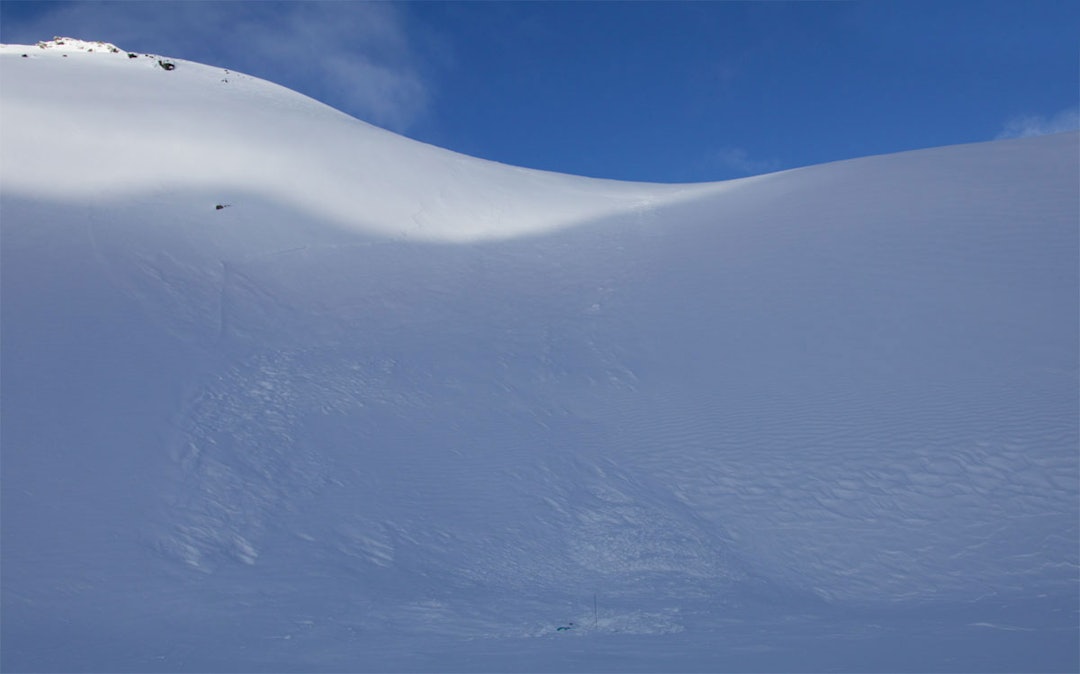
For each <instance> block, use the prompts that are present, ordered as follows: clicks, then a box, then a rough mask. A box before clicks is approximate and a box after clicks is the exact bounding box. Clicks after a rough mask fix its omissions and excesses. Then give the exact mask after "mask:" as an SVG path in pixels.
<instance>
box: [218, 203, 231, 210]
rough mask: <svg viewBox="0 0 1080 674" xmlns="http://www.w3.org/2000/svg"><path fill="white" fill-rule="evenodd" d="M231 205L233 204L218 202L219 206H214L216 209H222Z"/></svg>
mask: <svg viewBox="0 0 1080 674" xmlns="http://www.w3.org/2000/svg"><path fill="white" fill-rule="evenodd" d="M229 206H232V204H218V205H217V206H214V210H215V211H220V210H221V209H223V208H228V207H229Z"/></svg>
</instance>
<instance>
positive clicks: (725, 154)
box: [713, 147, 779, 176]
mask: <svg viewBox="0 0 1080 674" xmlns="http://www.w3.org/2000/svg"><path fill="white" fill-rule="evenodd" d="M713 158H714V160H715V161H716V163H718V164H720V165H721V166H723V167H724V168H726V169H728V170H731V171H733V172H735V173H738V174H739V175H742V176H750V175H759V174H762V173H769V172H770V171H775V170H777V169H778V168H779V163H778V162H777V161H775V160H772V159H751V158H750V155H748V154H747V152H746V150H744V149H742V148H741V147H725V148H721V149H720V150H717V151H716V152H715V153H714V154H713Z"/></svg>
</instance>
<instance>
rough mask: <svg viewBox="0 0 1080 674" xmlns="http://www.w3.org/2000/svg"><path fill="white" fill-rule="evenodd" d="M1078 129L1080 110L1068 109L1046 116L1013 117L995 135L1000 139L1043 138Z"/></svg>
mask: <svg viewBox="0 0 1080 674" xmlns="http://www.w3.org/2000/svg"><path fill="white" fill-rule="evenodd" d="M1077 129H1080V110H1078V109H1077V108H1070V109H1067V110H1062V111H1061V112H1059V113H1057V114H1055V115H1050V116H1049V117H1047V116H1042V115H1022V116H1020V117H1014V118H1013V119H1010V120H1009V121H1008V122H1006V124H1005V128H1003V129H1002V130H1001V133H999V134H998V135H997V138H998V139H1002V138H1026V137H1028V136H1045V135H1047V134H1051V133H1063V132H1065V131H1076V130H1077Z"/></svg>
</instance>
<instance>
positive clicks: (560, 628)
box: [555, 623, 574, 632]
mask: <svg viewBox="0 0 1080 674" xmlns="http://www.w3.org/2000/svg"><path fill="white" fill-rule="evenodd" d="M572 629H574V623H570V624H569V625H559V626H558V627H556V628H555V631H556V632H565V631H567V630H572Z"/></svg>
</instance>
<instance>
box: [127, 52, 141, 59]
mask: <svg viewBox="0 0 1080 674" xmlns="http://www.w3.org/2000/svg"><path fill="white" fill-rule="evenodd" d="M128 58H129V59H137V58H139V55H138V54H135V53H133V52H128Z"/></svg>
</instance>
